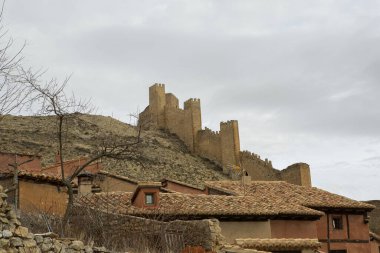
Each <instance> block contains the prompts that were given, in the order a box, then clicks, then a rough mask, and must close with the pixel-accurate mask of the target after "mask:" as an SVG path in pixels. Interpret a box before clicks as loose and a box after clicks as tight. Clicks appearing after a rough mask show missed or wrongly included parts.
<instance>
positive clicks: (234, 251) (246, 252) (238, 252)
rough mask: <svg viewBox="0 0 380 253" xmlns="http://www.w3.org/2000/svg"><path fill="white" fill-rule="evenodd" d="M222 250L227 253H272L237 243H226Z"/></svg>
mask: <svg viewBox="0 0 380 253" xmlns="http://www.w3.org/2000/svg"><path fill="white" fill-rule="evenodd" d="M221 250H222V252H225V253H270V252H268V251H262V250H255V249H243V248H241V247H239V246H237V245H224V246H223V247H222V249H221Z"/></svg>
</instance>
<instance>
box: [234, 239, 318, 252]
mask: <svg viewBox="0 0 380 253" xmlns="http://www.w3.org/2000/svg"><path fill="white" fill-rule="evenodd" d="M235 242H236V244H237V245H239V246H240V247H242V248H249V249H256V250H267V251H275V250H302V249H313V250H316V249H318V248H319V247H320V246H321V243H320V242H318V239H288V238H286V239H285V238H284V239H257V238H248V239H236V240H235Z"/></svg>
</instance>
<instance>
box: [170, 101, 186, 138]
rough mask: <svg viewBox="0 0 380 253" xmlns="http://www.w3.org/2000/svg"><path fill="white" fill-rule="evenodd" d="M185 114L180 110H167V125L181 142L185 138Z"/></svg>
mask: <svg viewBox="0 0 380 253" xmlns="http://www.w3.org/2000/svg"><path fill="white" fill-rule="evenodd" d="M184 122H185V112H184V111H183V110H182V109H178V108H170V107H166V108H165V125H166V127H165V128H166V129H167V130H169V132H171V133H174V134H176V135H177V136H178V137H179V138H180V139H181V140H183V139H184V138H185V135H184V132H183V127H184Z"/></svg>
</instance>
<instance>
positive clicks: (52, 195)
mask: <svg viewBox="0 0 380 253" xmlns="http://www.w3.org/2000/svg"><path fill="white" fill-rule="evenodd" d="M19 196H20V200H19V203H20V209H21V210H23V211H42V212H45V213H51V214H58V215H63V214H64V212H65V210H66V205H67V194H66V189H65V187H60V188H58V187H57V186H55V185H51V184H42V183H35V182H28V181H19Z"/></svg>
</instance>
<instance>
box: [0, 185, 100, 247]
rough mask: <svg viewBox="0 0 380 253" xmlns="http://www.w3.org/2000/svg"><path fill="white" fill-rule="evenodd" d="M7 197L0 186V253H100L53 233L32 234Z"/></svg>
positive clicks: (80, 242)
mask: <svg viewBox="0 0 380 253" xmlns="http://www.w3.org/2000/svg"><path fill="white" fill-rule="evenodd" d="M6 199H7V195H6V194H5V193H4V192H3V188H2V186H0V253H100V252H107V250H106V249H105V248H104V247H92V246H89V245H85V244H84V243H83V242H82V241H79V240H75V239H60V238H58V236H57V235H56V234H54V233H46V234H33V233H30V232H29V230H28V228H26V227H23V226H22V225H21V223H20V221H19V220H18V218H17V215H16V213H15V211H14V210H13V208H12V207H11V206H9V205H8V204H7V201H6Z"/></svg>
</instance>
